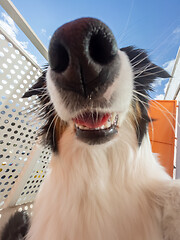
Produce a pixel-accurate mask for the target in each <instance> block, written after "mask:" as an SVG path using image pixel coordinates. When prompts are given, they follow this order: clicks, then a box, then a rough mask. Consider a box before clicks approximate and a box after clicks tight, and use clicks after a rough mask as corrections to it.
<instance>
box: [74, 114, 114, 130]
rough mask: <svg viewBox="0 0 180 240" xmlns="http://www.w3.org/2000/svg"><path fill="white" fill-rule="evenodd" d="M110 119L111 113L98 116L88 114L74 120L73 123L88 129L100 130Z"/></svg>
mask: <svg viewBox="0 0 180 240" xmlns="http://www.w3.org/2000/svg"><path fill="white" fill-rule="evenodd" d="M109 118H110V114H109V113H106V114H97V113H91V112H87V113H84V114H83V115H81V116H79V117H77V118H74V119H73V121H74V122H75V123H76V124H78V125H82V126H85V127H87V128H98V127H101V126H102V125H104V124H105V123H106V122H107V120H108V119H109Z"/></svg>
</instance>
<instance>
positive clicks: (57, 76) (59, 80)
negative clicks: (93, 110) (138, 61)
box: [49, 18, 120, 99]
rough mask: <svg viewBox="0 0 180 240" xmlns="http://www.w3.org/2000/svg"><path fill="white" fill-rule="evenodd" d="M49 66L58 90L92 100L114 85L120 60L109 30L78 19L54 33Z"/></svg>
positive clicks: (91, 20)
mask: <svg viewBox="0 0 180 240" xmlns="http://www.w3.org/2000/svg"><path fill="white" fill-rule="evenodd" d="M49 64H50V68H51V79H52V80H53V82H54V83H55V85H56V87H57V89H63V90H65V91H71V92H74V93H76V94H78V95H81V96H82V97H83V98H85V99H87V98H91V99H92V98H93V97H97V95H98V94H103V92H105V91H106V89H107V88H108V86H110V85H111V84H112V83H113V81H114V79H115V77H116V75H117V74H118V69H119V65H120V59H119V55H118V47H117V43H116V40H115V38H114V35H113V33H112V32H111V30H110V29H109V28H108V27H107V26H106V25H105V24H104V23H102V22H101V21H99V20H97V19H94V18H81V19H77V20H75V21H72V22H69V23H67V24H65V25H63V26H61V27H60V28H58V29H57V30H56V32H55V33H54V35H53V37H52V39H51V42H50V46H49Z"/></svg>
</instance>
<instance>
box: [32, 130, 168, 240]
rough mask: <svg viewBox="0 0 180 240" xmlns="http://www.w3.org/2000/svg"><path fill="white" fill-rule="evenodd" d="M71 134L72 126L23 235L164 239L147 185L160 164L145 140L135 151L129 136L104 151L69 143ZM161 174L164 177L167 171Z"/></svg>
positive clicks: (66, 239) (64, 239)
mask: <svg viewBox="0 0 180 240" xmlns="http://www.w3.org/2000/svg"><path fill="white" fill-rule="evenodd" d="M127 132H128V131H127ZM127 132H126V136H124V137H125V138H128V134H127ZM71 135H72V134H71V130H67V131H66V132H65V134H64V136H63V140H62V141H61V143H60V148H61V149H62V151H61V154H60V156H59V155H54V157H53V159H52V162H51V170H50V172H49V175H48V176H47V178H46V180H45V183H44V187H43V188H42V190H41V191H40V194H39V198H37V200H36V204H35V209H34V213H35V214H34V217H33V223H32V226H31V230H30V232H29V236H31V237H30V238H28V239H33V240H36V239H43V240H46V239H47V240H49V239H53V240H76V239H78V240H93V239H96V240H102V239H103V240H110V239H113V240H120V239H123V240H125V239H126V240H134V239H136V240H152V239H153V240H161V239H163V238H162V233H161V230H160V229H161V226H160V222H161V209H160V207H158V205H157V204H156V203H155V201H154V199H153V194H152V191H153V189H152V186H151V183H150V182H149V183H148V179H149V176H150V174H151V172H152V169H154V170H153V175H154V176H157V175H156V171H158V170H159V168H160V167H159V165H158V164H156V162H155V161H154V162H153V158H152V156H151V152H150V149H149V146H146V144H147V143H146V142H145V143H144V146H143V148H142V149H143V150H139V152H136V151H135V148H133V144H135V143H133V140H131V139H132V138H131V139H129V141H126V140H127V139H122V140H121V141H118V142H115V143H114V144H113V145H112V146H109V147H108V148H107V147H106V148H105V149H103V147H100V148H99V147H97V148H96V149H94V148H93V149H89V148H87V147H85V145H84V146H82V144H80V145H78V143H75V144H74V145H73V144H72V143H73V142H74V139H73V137H70V136H71ZM131 136H132V132H131ZM67 140H68V143H69V144H67V142H66V141H67ZM145 141H146V139H145ZM125 149H126V151H124V150H125ZM148 149H149V150H148ZM142 151H143V152H142ZM124 152H125V153H126V154H125V155H124ZM145 152H146V155H145ZM142 156H147V159H146V160H145V159H144V157H143V158H142ZM148 158H149V159H150V160H151V162H148V161H149V159H148ZM146 165H149V166H148V167H145V166H146ZM160 174H161V173H160ZM163 174H164V173H163V172H162V175H163ZM158 177H159V175H158ZM161 178H162V176H161ZM163 178H167V179H168V177H167V176H166V174H164V177H163ZM157 181H158V179H157ZM153 183H155V181H154V182H153ZM145 186H146V187H145ZM47 199H48V201H47ZM37 209H38V211H36V210H37ZM36 212H37V214H36ZM40 228H41V229H40Z"/></svg>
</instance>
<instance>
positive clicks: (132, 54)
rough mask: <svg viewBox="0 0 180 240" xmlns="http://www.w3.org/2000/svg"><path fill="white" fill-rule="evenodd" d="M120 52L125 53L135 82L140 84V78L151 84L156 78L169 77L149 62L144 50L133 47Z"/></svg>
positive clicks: (161, 69) (122, 49)
mask: <svg viewBox="0 0 180 240" xmlns="http://www.w3.org/2000/svg"><path fill="white" fill-rule="evenodd" d="M120 50H121V51H123V52H125V53H126V54H127V56H128V57H129V61H130V63H131V65H132V67H133V70H134V76H135V79H136V80H137V79H139V81H140V82H141V80H142V78H144V80H145V81H147V83H152V82H153V80H154V79H156V78H169V77H171V76H170V75H169V73H168V72H166V71H165V70H164V69H163V68H161V67H159V66H157V65H156V64H154V63H152V62H151V61H150V60H149V57H148V54H147V53H146V51H145V50H143V49H137V48H135V47H133V46H129V47H125V48H121V49H120ZM143 83H144V82H143Z"/></svg>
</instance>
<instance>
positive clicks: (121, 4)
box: [0, 0, 180, 97]
mask: <svg viewBox="0 0 180 240" xmlns="http://www.w3.org/2000/svg"><path fill="white" fill-rule="evenodd" d="M12 2H13V3H14V5H15V6H16V7H17V8H18V10H19V11H20V13H21V14H22V15H23V17H24V18H25V19H26V21H27V22H28V23H29V24H30V26H31V27H32V29H33V30H34V31H35V33H36V34H37V35H38V37H39V38H40V39H41V41H42V42H43V43H44V45H45V46H46V47H47V48H48V45H49V40H50V37H51V36H52V34H53V32H54V31H55V30H56V28H57V27H59V26H60V25H62V24H64V23H65V22H67V21H71V20H73V19H76V18H79V17H87V16H89V17H96V18H99V19H101V20H102V21H104V22H105V23H106V24H107V25H108V26H109V27H110V28H111V29H112V31H113V33H114V35H115V37H116V39H117V42H118V46H119V47H120V48H121V47H125V46H128V45H134V46H137V47H139V48H144V49H146V50H147V51H148V52H149V54H150V58H151V60H153V61H154V62H155V63H156V64H158V65H160V66H161V67H164V68H165V69H167V70H168V71H169V72H170V73H171V71H172V67H173V63H174V59H175V57H176V54H177V51H178V48H179V45H180V1H179V0H171V1H169V0H151V1H145V0H119V1H118V0H109V1H105V0H104V1H103V0H99V1H98V0H91V1H90V0H89V1H86V0H74V1H73V0H65V1H61V0H58V1H57V0H51V1H48V0H36V1H35V0H31V1H25V0H13V1H12ZM3 13H4V10H3V9H2V8H1V7H0V24H1V23H2V21H4V22H8V19H7V17H6V16H5V15H4V14H3ZM16 28H17V27H16ZM15 34H16V38H17V40H18V41H21V42H23V44H24V47H25V48H26V49H27V50H28V51H29V52H31V53H32V54H33V55H35V56H36V59H37V61H38V63H39V64H40V65H43V64H45V63H46V61H45V60H44V59H43V58H42V57H40V55H39V54H38V53H37V51H36V50H35V49H34V48H33V46H32V45H31V44H30V43H29V42H28V39H27V38H26V37H25V36H24V34H22V32H21V31H20V30H18V28H17V31H16V32H15ZM167 82H168V80H167V79H166V80H161V79H159V80H158V81H157V82H156V84H155V85H154V88H155V92H154V93H153V94H152V97H157V96H159V97H162V95H163V94H164V88H165V85H166V84H167Z"/></svg>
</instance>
